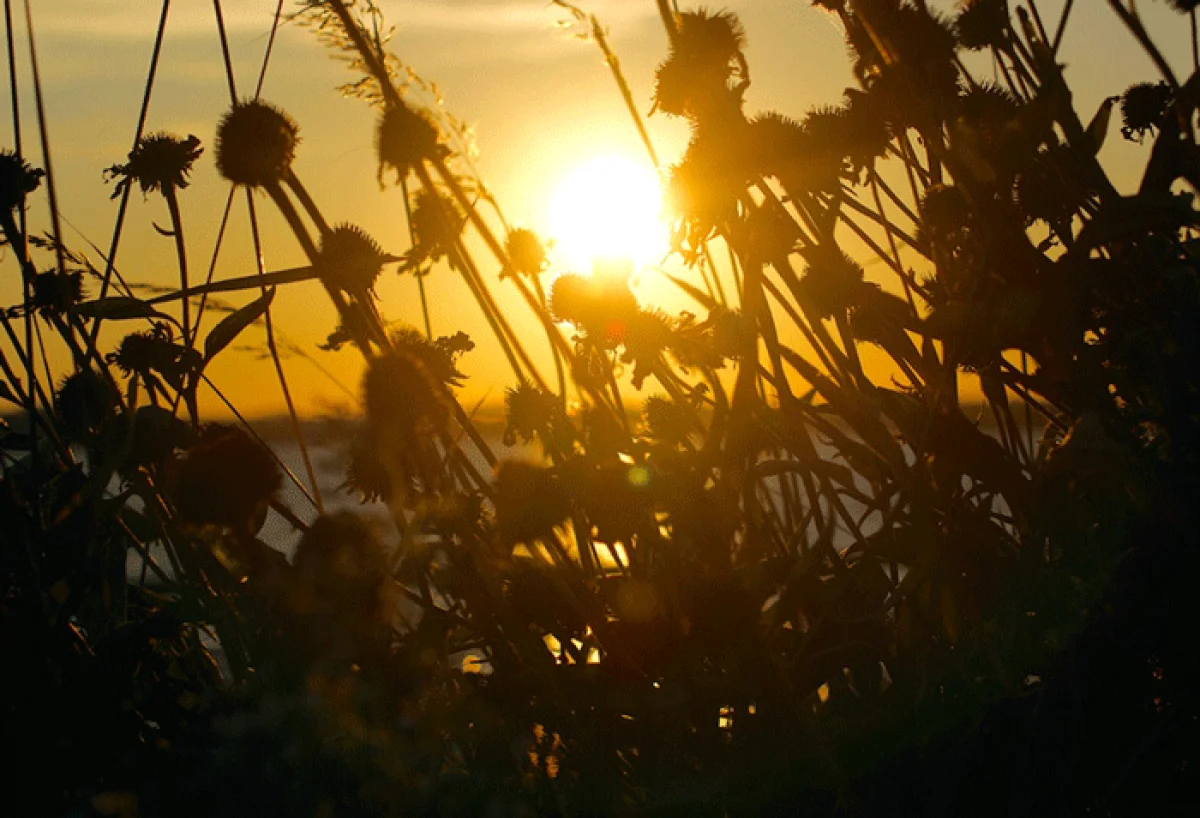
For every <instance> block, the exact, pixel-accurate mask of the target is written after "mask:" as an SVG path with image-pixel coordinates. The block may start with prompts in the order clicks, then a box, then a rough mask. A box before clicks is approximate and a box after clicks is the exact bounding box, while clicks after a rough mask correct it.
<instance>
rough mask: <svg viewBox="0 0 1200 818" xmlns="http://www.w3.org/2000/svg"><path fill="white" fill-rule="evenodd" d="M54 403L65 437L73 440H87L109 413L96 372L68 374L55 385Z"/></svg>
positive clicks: (106, 395) (102, 386) (85, 370)
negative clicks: (56, 387)
mask: <svg viewBox="0 0 1200 818" xmlns="http://www.w3.org/2000/svg"><path fill="white" fill-rule="evenodd" d="M54 403H55V405H56V406H57V408H58V416H59V419H60V420H61V421H62V426H63V431H64V432H65V433H66V438H67V439H68V440H70V441H72V442H75V443H85V442H87V441H90V440H91V439H92V438H93V437H94V436H95V435H96V433H97V432H99V431H100V427H101V425H102V424H103V423H104V421H105V420H107V419H108V418H109V417H110V416H112V414H113V406H112V403H110V401H109V395H108V390H106V389H105V388H104V383H103V382H102V381H101V380H100V376H99V374H97V373H96V372H95V371H93V370H88V369H81V370H79V371H78V372H75V373H74V374H72V375H68V376H67V377H66V378H65V379H64V380H63V382H62V385H61V386H59V388H58V394H57V395H56V396H55V401H54Z"/></svg>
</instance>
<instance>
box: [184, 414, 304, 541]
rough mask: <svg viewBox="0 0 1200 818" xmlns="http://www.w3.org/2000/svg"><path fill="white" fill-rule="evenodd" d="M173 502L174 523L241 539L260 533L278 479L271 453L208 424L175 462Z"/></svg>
mask: <svg viewBox="0 0 1200 818" xmlns="http://www.w3.org/2000/svg"><path fill="white" fill-rule="evenodd" d="M174 477H175V479H174V486H175V489H176V490H175V492H174V499H175V507H176V510H177V511H178V516H179V519H180V520H181V521H183V522H186V523H191V524H193V525H218V526H223V527H227V528H230V529H232V530H233V531H235V532H237V533H240V534H251V535H253V534H254V533H256V532H257V531H258V530H259V529H260V528H262V524H263V521H264V520H265V518H266V512H267V507H268V504H269V503H270V501H271V499H272V498H273V497H274V496H275V494H276V492H278V491H279V488H280V486H281V485H282V482H283V478H282V475H281V474H280V471H279V466H278V464H277V463H276V462H275V458H274V457H272V456H271V453H270V452H268V451H267V450H266V448H265V447H264V446H263V445H262V444H260V443H259V442H258V441H256V440H254V439H253V438H252V437H250V435H248V434H247V433H246V432H244V431H242V430H241V429H239V428H237V427H236V426H227V425H224V424H218V423H212V424H209V425H207V426H205V427H204V428H203V429H202V430H201V433H200V438H199V439H198V440H197V441H196V443H195V444H193V445H192V446H191V447H190V448H189V449H188V450H187V452H186V453H185V454H184V456H183V457H182V458H181V459H180V460H179V461H178V463H177V469H176V471H175V475H174Z"/></svg>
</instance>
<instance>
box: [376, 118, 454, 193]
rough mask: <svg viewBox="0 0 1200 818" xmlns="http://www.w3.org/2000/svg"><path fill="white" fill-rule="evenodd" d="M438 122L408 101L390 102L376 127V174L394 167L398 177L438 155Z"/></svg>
mask: <svg viewBox="0 0 1200 818" xmlns="http://www.w3.org/2000/svg"><path fill="white" fill-rule="evenodd" d="M439 136H440V134H439V132H438V127H437V125H436V124H435V123H434V122H433V120H431V119H430V118H429V117H428V116H426V115H425V114H423V113H421V112H419V111H416V110H414V109H413V108H411V107H410V106H409V105H408V104H407V103H405V102H401V103H400V104H399V105H389V106H388V107H387V108H386V109H384V112H383V113H382V114H381V115H380V117H379V124H378V125H377V126H376V128H375V154H376V156H377V157H378V159H379V177H380V180H381V181H382V179H383V172H384V170H386V169H388V168H391V169H392V170H395V171H396V178H397V181H399V180H401V179H403V178H404V177H406V176H407V175H408V173H409V171H411V170H412V169H413V168H414V167H416V165H417V164H419V163H420V162H421V161H422V160H425V159H430V158H433V157H434V156H437V155H438V153H439V152H440V150H441V147H440V146H439V145H438V138H439Z"/></svg>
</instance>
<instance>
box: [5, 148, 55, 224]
mask: <svg viewBox="0 0 1200 818" xmlns="http://www.w3.org/2000/svg"><path fill="white" fill-rule="evenodd" d="M45 175H46V172H45V171H44V170H39V169H36V168H34V167H32V166H30V164H29V163H28V162H26V161H25V160H23V159H22V158H21V157H19V156H17V155H16V154H15V153H13V152H12V151H10V150H0V207H3V208H5V209H7V210H12V209H13V208H14V207H20V205H21V202H23V201H24V200H25V196H26V195H27V194H30V193H32V192H33V191H35V190H37V187H38V185H40V184H41V183H42V177H43V176H45Z"/></svg>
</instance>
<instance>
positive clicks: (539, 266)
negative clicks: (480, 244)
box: [504, 227, 546, 276]
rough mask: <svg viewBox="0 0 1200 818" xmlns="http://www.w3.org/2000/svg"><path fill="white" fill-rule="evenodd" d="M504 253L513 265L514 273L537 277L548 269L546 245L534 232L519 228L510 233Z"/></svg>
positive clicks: (505, 241)
mask: <svg viewBox="0 0 1200 818" xmlns="http://www.w3.org/2000/svg"><path fill="white" fill-rule="evenodd" d="M504 251H505V253H506V254H507V255H508V259H509V262H510V263H511V264H512V270H511V272H513V273H520V274H521V275H527V276H536V275H538V274H539V273H541V272H542V271H543V270H544V269H545V268H546V245H544V244H542V240H541V239H539V238H538V236H537V233H534V232H533V231H532V230H528V229H526V228H524V227H517V228H515V229H513V230H510V231H508V236H507V237H506V238H505V240H504Z"/></svg>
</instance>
